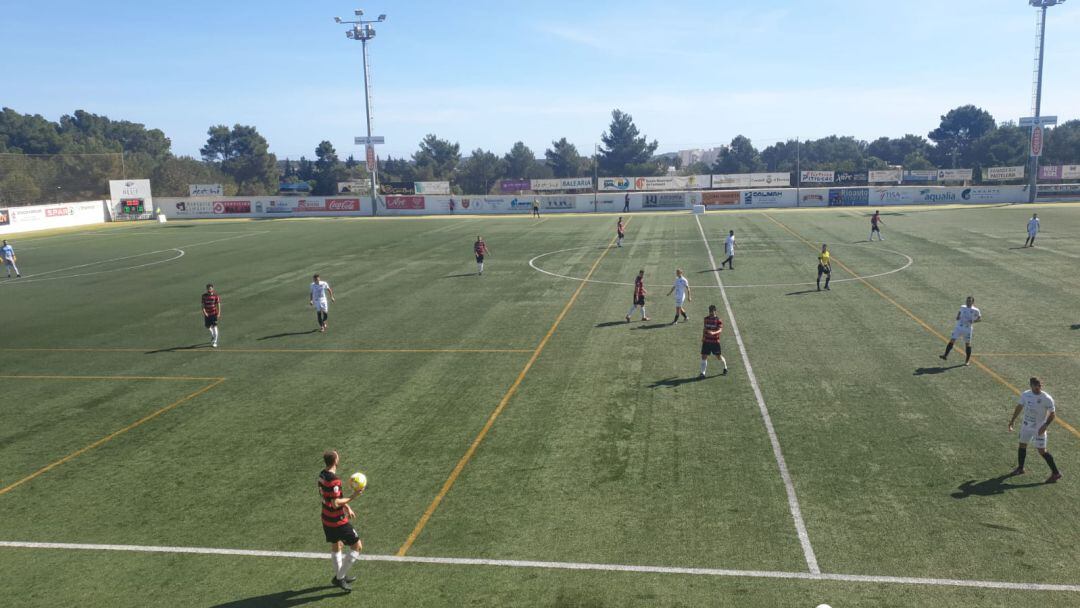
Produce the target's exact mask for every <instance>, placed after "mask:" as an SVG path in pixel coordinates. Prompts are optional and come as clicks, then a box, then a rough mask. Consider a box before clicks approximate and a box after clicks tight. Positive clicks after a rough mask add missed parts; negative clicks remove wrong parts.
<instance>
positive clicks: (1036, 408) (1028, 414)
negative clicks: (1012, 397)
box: [1009, 378, 1061, 483]
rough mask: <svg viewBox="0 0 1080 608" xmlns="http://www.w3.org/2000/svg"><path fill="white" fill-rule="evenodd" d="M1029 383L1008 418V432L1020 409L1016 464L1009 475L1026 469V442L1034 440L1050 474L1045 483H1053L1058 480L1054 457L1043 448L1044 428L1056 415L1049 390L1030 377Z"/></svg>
mask: <svg viewBox="0 0 1080 608" xmlns="http://www.w3.org/2000/svg"><path fill="white" fill-rule="evenodd" d="M1030 385H1031V390H1029V391H1024V392H1023V393H1021V394H1020V398H1019V399H1017V403H1016V407H1015V408H1014V409H1013V414H1012V418H1010V419H1009V431H1010V432H1012V430H1013V424H1014V423H1015V422H1016V417H1017V416H1019V415H1020V412H1024V422H1023V424H1022V425H1021V426H1020V447H1018V448H1017V449H1016V460H1017V465H1016V469H1014V470H1013V472H1012V474H1013V475H1023V474H1024V473H1025V472H1026V471H1025V470H1024V459H1025V458H1027V446H1028V444H1029V443H1034V444H1035V449H1036V450H1038V451H1039V455H1040V456H1042V457H1043V460H1045V461H1046V464H1047V465H1048V466H1049V467H1050V477H1049V478H1047V480H1046V483H1054V482H1056V481H1057V480H1059V479H1061V472H1060V471H1058V468H1057V464H1056V463H1055V462H1054V457H1053V456H1051V455H1050V452H1047V451H1046V430H1047V429H1049V428H1050V423H1051V422H1053V421H1054V418H1055V417H1056V416H1057V412H1056V411H1055V410H1054V398H1053V397H1051V396H1050V393H1046V392H1043V390H1042V382H1041V381H1040V380H1039V379H1038V378H1032V379H1031V380H1030Z"/></svg>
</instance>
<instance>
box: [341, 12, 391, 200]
mask: <svg viewBox="0 0 1080 608" xmlns="http://www.w3.org/2000/svg"><path fill="white" fill-rule="evenodd" d="M353 14H355V15H356V16H357V19H356V20H355V21H343V20H342V19H341V18H339V17H334V22H335V23H343V24H348V25H350V26H352V27H351V29H349V30H348V31H346V32H345V37H346V38H348V39H349V40H359V41H360V44H361V48H362V51H363V58H364V117H365V119H366V121H365V122H366V123H367V142H368V143H367V145H368V146H371V145H373V144H371V140H372V138H371V87H370V85H369V83H368V54H367V43H368V41H369V40H372V39H374V38H375V28H374V27H372V24H373V23H380V22H383V21H386V14H385V13H383V14H380V15H379V17H378V19H375V20H371V19H363V18H362V17H363V16H364V11H363V10H362V9H359V8H358V9H356V10H355V11H353ZM367 164H368V172H369V173H370V174H371V210H372V214H374V213H376V209H378V198H377V197H378V191H379V174H378V171H379V167H378V162H377V161H376V162H371V163H367Z"/></svg>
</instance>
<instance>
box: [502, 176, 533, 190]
mask: <svg viewBox="0 0 1080 608" xmlns="http://www.w3.org/2000/svg"><path fill="white" fill-rule="evenodd" d="M530 186H531V184H530V182H529V180H527V179H504V180H500V181H499V191H500V192H506V193H509V192H521V191H522V190H532V188H531V187H530Z"/></svg>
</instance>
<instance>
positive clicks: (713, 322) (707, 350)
mask: <svg viewBox="0 0 1080 608" xmlns="http://www.w3.org/2000/svg"><path fill="white" fill-rule="evenodd" d="M723 331H724V321H723V320H722V319H721V318H720V317H718V316H716V305H715V304H710V305H709V316H707V317H705V327H704V328H703V329H702V333H701V373H700V374H698V378H704V377H705V368H707V367H709V355H716V358H717V359H719V360H720V362H721V363H723V364H724V375H725V376H726V375H727V359H724V355H722V354H721V353H720V333H721V332H723Z"/></svg>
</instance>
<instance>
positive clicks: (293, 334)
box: [259, 329, 319, 340]
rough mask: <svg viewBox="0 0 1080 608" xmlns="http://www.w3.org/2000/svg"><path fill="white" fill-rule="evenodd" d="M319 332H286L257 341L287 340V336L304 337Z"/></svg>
mask: <svg viewBox="0 0 1080 608" xmlns="http://www.w3.org/2000/svg"><path fill="white" fill-rule="evenodd" d="M317 331H319V330H318V329H309V330H307V331H288V332H285V333H283V334H274V335H272V336H263V337H261V338H259V340H273V339H274V338H288V337H289V336H306V335H308V334H313V333H315V332H317Z"/></svg>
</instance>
